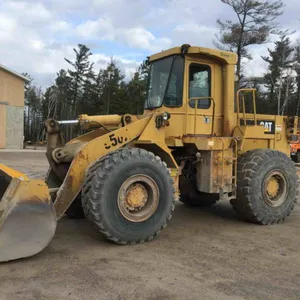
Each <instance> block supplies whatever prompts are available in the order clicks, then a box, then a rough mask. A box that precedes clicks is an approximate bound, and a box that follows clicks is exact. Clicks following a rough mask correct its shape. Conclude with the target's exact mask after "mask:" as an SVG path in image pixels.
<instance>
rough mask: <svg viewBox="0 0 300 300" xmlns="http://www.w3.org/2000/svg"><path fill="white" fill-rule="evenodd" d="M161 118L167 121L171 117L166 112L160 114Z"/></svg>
mask: <svg viewBox="0 0 300 300" xmlns="http://www.w3.org/2000/svg"><path fill="white" fill-rule="evenodd" d="M162 117H163V119H164V121H167V120H169V119H170V117H171V115H170V114H169V113H168V112H164V113H163V114H162Z"/></svg>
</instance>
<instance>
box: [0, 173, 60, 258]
mask: <svg viewBox="0 0 300 300" xmlns="http://www.w3.org/2000/svg"><path fill="white" fill-rule="evenodd" d="M0 177H1V176H0ZM2 179H3V176H2ZM5 188H6V190H5V191H4V189H5ZM0 191H2V193H1V194H2V195H3V196H2V198H1V200H0V262H4V261H9V260H14V259H18V258H23V257H28V256H32V255H35V254H37V253H39V252H40V251H42V250H43V249H44V248H45V247H46V246H47V245H48V244H49V243H50V241H51V240H52V238H53V236H54V233H55V230H56V213H55V210H54V207H53V203H52V201H51V198H50V195H49V190H48V187H47V185H46V184H45V183H44V182H43V181H40V180H31V181H28V180H22V179H19V178H9V177H8V178H6V180H5V181H4V182H1V187H0Z"/></svg>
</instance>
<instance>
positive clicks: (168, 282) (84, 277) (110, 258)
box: [0, 152, 300, 300]
mask: <svg viewBox="0 0 300 300" xmlns="http://www.w3.org/2000/svg"><path fill="white" fill-rule="evenodd" d="M0 162H2V163H5V164H7V165H9V166H12V167H14V168H17V169H19V170H20V171H23V172H25V173H27V174H28V175H29V176H31V177H34V178H43V177H44V175H45V173H46V171H47V162H46V159H45V156H44V154H43V153H40V152H35V153H32V152H21V153H18V152H13V153H6V152H0ZM299 233H300V209H299V207H297V208H296V209H295V211H294V212H293V214H292V215H291V217H290V218H288V220H287V221H286V222H285V223H284V224H281V225H274V226H267V227H266V226H258V225H254V224H249V223H244V222H241V221H239V220H238V219H237V218H236V216H235V213H234V212H233V210H232V209H231V207H230V205H229V204H228V203H226V202H220V203H218V204H217V205H215V206H214V207H213V208H210V209H191V208H188V207H186V206H184V205H182V204H180V203H178V204H177V205H176V210H175V213H174V217H173V219H172V220H171V223H170V224H169V226H168V227H167V228H166V229H165V230H164V231H163V232H162V233H161V235H160V236H159V237H158V238H157V239H155V240H154V241H152V242H150V243H145V244H142V245H136V246H118V245H115V244H112V243H109V242H107V241H106V240H105V239H104V238H103V237H102V236H99V235H98V234H97V233H96V232H95V231H94V229H93V228H91V227H90V225H89V224H88V223H87V222H86V221H85V220H71V219H68V218H63V219H62V220H61V221H60V222H59V224H58V228H57V232H56V235H55V237H54V239H53V240H52V242H51V243H50V245H49V246H48V247H47V248H46V249H45V250H44V251H42V252H41V253H40V254H38V255H36V256H34V257H32V258H27V259H22V260H18V261H14V262H10V263H3V264H0V270H1V273H0V274H1V275H0V289H1V296H0V299H1V300H2V299H3V300H14V299H20V300H21V299H22V300H27V299H30V300H31V299H36V300H40V299H72V300H77V299H78V300H79V299H80V300H82V299H89V300H94V299H95V300H101V299H116V300H121V299H151V300H159V299H170V300H175V299H180V300H181V299H224V300H226V299H264V300H265V299H300V251H299V246H300V234H299ZM16 246H17V247H22V245H16Z"/></svg>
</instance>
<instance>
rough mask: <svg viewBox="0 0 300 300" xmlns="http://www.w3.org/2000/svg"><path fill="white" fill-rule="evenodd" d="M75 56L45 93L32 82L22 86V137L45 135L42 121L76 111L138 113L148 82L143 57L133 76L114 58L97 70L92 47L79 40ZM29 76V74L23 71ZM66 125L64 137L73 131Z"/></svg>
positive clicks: (68, 117) (71, 115)
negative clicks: (126, 72) (23, 102)
mask: <svg viewBox="0 0 300 300" xmlns="http://www.w3.org/2000/svg"><path fill="white" fill-rule="evenodd" d="M74 52H75V59H74V61H71V60H69V59H67V58H65V60H66V61H67V62H68V64H69V65H70V68H68V69H67V70H65V69H61V70H60V71H59V72H58V73H57V74H56V79H55V83H54V84H53V85H51V86H50V87H48V88H47V89H46V90H45V92H44V93H42V91H41V89H40V88H37V87H36V86H35V85H34V84H32V79H31V78H30V76H29V78H30V82H29V83H28V84H26V86H25V119H24V120H25V140H27V141H29V140H30V141H39V140H42V139H43V138H44V132H43V126H41V124H43V121H44V120H46V119H48V118H54V119H58V120H72V119H76V118H77V116H78V115H79V114H91V115H95V114H101V115H103V114H125V113H131V114H141V113H142V112H143V105H144V99H145V94H146V86H147V74H148V66H147V64H146V63H145V61H144V62H143V63H142V64H141V65H140V66H139V67H138V69H137V70H136V72H135V73H134V76H133V78H131V80H129V81H125V75H124V73H123V72H122V71H121V69H120V68H119V67H118V66H117V62H116V61H115V60H113V59H111V61H110V62H109V63H108V64H107V66H106V68H101V69H100V70H98V71H96V70H95V67H94V64H93V63H91V61H90V58H91V56H92V55H93V54H92V52H91V50H90V49H89V48H88V47H87V46H85V45H82V44H79V45H78V47H77V48H75V49H74ZM24 75H26V76H27V77H28V74H24ZM69 128H70V130H69V131H68V130H66V129H65V132H64V133H65V135H66V139H70V138H71V137H72V135H73V132H72V127H69Z"/></svg>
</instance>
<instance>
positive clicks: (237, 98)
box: [236, 89, 257, 126]
mask: <svg viewBox="0 0 300 300" xmlns="http://www.w3.org/2000/svg"><path fill="white" fill-rule="evenodd" d="M249 92H251V93H252V106H253V116H254V124H255V125H257V119H256V93H255V92H256V89H239V90H238V91H237V96H236V107H237V123H238V124H237V125H238V126H239V120H240V95H241V93H244V94H243V97H242V106H243V107H242V108H243V117H244V125H246V124H247V117H246V108H245V94H246V93H249Z"/></svg>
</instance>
